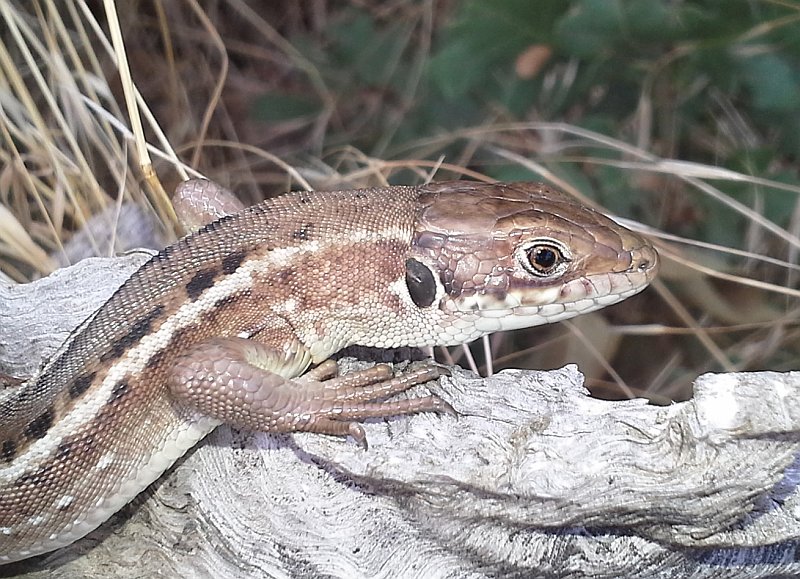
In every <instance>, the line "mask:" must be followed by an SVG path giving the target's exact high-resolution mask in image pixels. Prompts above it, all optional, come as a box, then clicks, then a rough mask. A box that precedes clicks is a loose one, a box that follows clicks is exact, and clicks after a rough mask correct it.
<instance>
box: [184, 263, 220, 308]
mask: <svg viewBox="0 0 800 579" xmlns="http://www.w3.org/2000/svg"><path fill="white" fill-rule="evenodd" d="M218 273H219V272H218V271H217V270H215V269H213V268H209V269H201V270H200V271H198V272H197V273H196V274H194V277H193V278H192V279H190V280H189V283H187V284H186V295H188V296H189V299H190V300H192V301H195V300H196V299H197V298H199V297H200V295H201V294H202V293H203V292H204V291H206V290H207V289H208V288H210V287H211V286H212V285H214V278H215V277H217V274H218Z"/></svg>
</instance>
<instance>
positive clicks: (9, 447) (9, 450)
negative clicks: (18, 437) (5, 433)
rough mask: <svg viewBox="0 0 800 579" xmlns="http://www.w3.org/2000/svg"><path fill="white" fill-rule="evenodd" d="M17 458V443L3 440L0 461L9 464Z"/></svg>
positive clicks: (0, 448)
mask: <svg viewBox="0 0 800 579" xmlns="http://www.w3.org/2000/svg"><path fill="white" fill-rule="evenodd" d="M15 456H17V443H16V442H14V441H13V440H4V441H3V445H2V446H1V447H0V461H2V462H11V461H12V460H14V457H15Z"/></svg>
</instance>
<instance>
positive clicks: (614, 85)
mask: <svg viewBox="0 0 800 579" xmlns="http://www.w3.org/2000/svg"><path fill="white" fill-rule="evenodd" d="M365 6H368V4H367V5H365ZM409 6H410V7H411V8H409V10H408V11H407V13H408V14H416V15H417V16H418V14H419V13H418V12H415V11H414V10H413V9H412V8H413V7H414V6H417V4H415V3H409ZM798 9H800V6H794V5H793V4H792V3H789V2H783V3H779V2H769V1H766V0H760V1H759V0H684V1H683V2H673V1H668V0H493V1H486V0H463V1H462V2H460V3H458V4H455V6H454V9H453V11H452V12H451V13H450V15H449V21H448V22H446V23H445V24H444V25H442V23H441V22H438V23H437V24H439V28H437V29H436V30H435V31H434V36H433V45H432V47H431V50H430V54H426V53H421V52H420V51H419V42H420V39H419V37H418V35H419V34H420V30H419V29H420V26H419V21H418V20H416V19H414V18H411V17H409V18H406V19H403V18H398V17H397V16H396V13H393V15H392V16H391V17H384V18H383V19H379V17H378V16H376V13H370V12H367V10H366V9H360V8H355V7H349V8H346V9H343V10H341V11H339V12H337V13H336V15H335V16H334V18H333V19H332V22H331V23H330V25H329V26H328V27H326V32H325V38H324V39H320V38H312V37H310V36H309V37H303V38H294V39H291V40H292V43H293V45H294V46H296V47H299V48H300V49H301V50H302V51H303V52H304V55H305V56H306V57H307V58H308V59H309V60H310V61H311V62H313V63H314V64H315V65H316V67H317V69H318V70H319V71H321V73H322V75H323V77H324V82H325V83H326V85H327V86H328V87H329V89H330V91H331V92H332V93H333V94H334V95H335V96H336V99H337V103H338V106H339V109H338V110H337V119H339V120H341V121H342V124H343V126H344V127H345V131H344V132H343V133H342V134H341V136H340V139H341V142H348V143H352V144H354V145H356V146H359V147H361V148H362V149H365V150H367V151H368V152H370V151H371V150H372V149H371V148H372V147H373V146H380V147H385V145H386V144H387V139H390V140H389V141H388V143H389V147H390V148H389V151H391V145H392V144H399V145H402V144H405V143H408V142H410V141H413V140H415V139H420V138H425V137H429V136H432V135H437V134H442V133H443V132H447V131H455V130H458V129H462V128H465V127H475V126H481V125H483V124H485V123H486V122H488V121H492V120H506V121H514V120H524V119H530V118H535V119H540V120H553V121H561V120H564V119H569V122H571V123H573V124H577V125H580V126H583V127H587V128H593V129H596V130H600V131H601V132H603V133H605V134H609V135H612V136H620V137H621V138H623V139H627V140H630V139H631V136H630V135H626V133H625V130H626V127H629V126H630V121H631V119H633V118H634V115H635V113H636V111H637V107H638V105H639V103H640V102H641V100H642V99H645V100H647V101H649V103H650V105H651V108H652V110H653V111H654V113H655V114H654V117H653V118H654V124H653V126H652V127H650V134H651V136H652V141H651V142H652V143H653V144H654V145H655V146H657V147H659V148H660V150H662V151H668V154H669V155H670V156H673V157H675V158H682V159H690V160H693V161H697V162H705V163H709V164H714V165H720V166H727V167H731V168H737V169H738V170H745V171H753V170H757V171H759V172H760V173H759V174H760V175H763V176H767V177H769V176H774V174H775V171H777V170H780V167H781V166H783V167H786V166H794V167H796V166H797V164H798V158H799V157H800V106H798V103H799V102H800V26H799V25H798V23H800V10H798ZM532 46H544V47H547V48H548V49H549V50H550V51H552V52H551V55H550V57H549V58H548V59H545V60H544V62H543V63H542V66H541V68H540V69H539V70H538V71H536V72H535V74H533V75H531V76H532V77H531V78H522V77H521V76H520V75H519V73H518V71H517V69H516V68H515V66H516V64H517V59H518V58H519V56H520V55H521V54H523V53H524V51H526V49H529V48H530V47H532ZM424 56H427V60H426V61H425V62H424V63H423V65H422V66H420V59H421V58H422V57H424ZM567 71H571V72H570V73H569V74H568V73H567ZM573 73H574V74H573ZM301 92H302V95H301V96H302V97H303V98H305V99H306V101H302V103H303V106H302V107H301V108H300V111H299V112H298V113H297V115H298V116H300V115H306V114H309V113H311V112H313V111H314V110H315V109H314V106H313V104H309V103H308V100H307V99H308V98H309V97H308V95H309V94H313V92H312V91H308V90H304V91H301ZM376 95H380V97H379V98H380V105H379V106H367V105H368V104H373V105H374V102H375V100H374V99H375V96H376ZM368 99H372V100H368ZM262 108H263V107H262ZM270 108H271V110H273V111H276V110H277V111H280V112H283V113H287V111H288V114H292V111H291V109H290V108H288V107H287V106H285V105H282V106H275V105H274V104H273V105H272V106H271V107H270ZM387 112H388V113H392V112H394V113H395V114H387ZM272 118H274V113H273V117H272ZM398 118H402V122H398V121H397V119H398ZM734 120H735V123H739V125H735V123H734V126H739V127H743V129H742V130H741V131H739V132H737V130H730V126H731V123H732V121H734ZM349 127H354V129H353V130H352V132H351V131H349V129H348V128H349ZM745 134H747V135H750V136H754V139H753V138H745V136H743V135H745ZM387 135H389V137H387ZM698 135H703V136H704V138H702V139H700V138H698ZM754 142H755V143H757V144H755V145H754ZM379 144H380V145H379ZM717 145H721V146H717ZM384 151H385V149H380V150H379V152H380V153H383V152H384ZM592 154H596V151H592ZM755 157H758V158H759V159H768V160H769V162H758V163H753V162H752V159H754V158H755ZM742 159H751V162H750V163H749V164H748V165H746V166H745V165H743V164H742ZM483 169H484V170H486V168H485V167H484V168H483ZM496 173H497V174H496V176H497V177H500V176H505V175H504V174H501V173H500V172H499V170H498V171H496ZM607 173H608V174H603V175H602V178H600V177H599V176H598V177H597V179H596V187H597V188H599V193H600V194H601V195H603V194H604V191H603V189H604V188H605V189H606V191H607V192H608V193H609V199H608V201H610V204H611V205H614V204H615V202H614V200H613V198H612V197H613V195H617V196H619V197H620V198H625V197H626V195H627V194H628V193H629V192H628V191H626V190H625V187H626V186H625V184H624V183H621V182H620V183H618V182H615V181H618V179H616V180H615V179H613V178H612V177H611V173H612V172H611V171H608V172H607ZM783 177H784V178H786V179H790V180H796V175H794V174H792V173H790V172H788V171H787V174H786V175H783ZM608 179H611V181H610V183H611V185H609V184H608V183H609V181H608ZM611 192H613V193H611ZM604 200H605V198H604ZM624 204H625V203H624V202H622V201H619V202H617V203H616V205H624ZM769 204H771V205H770V207H771V206H772V204H776V206H777V207H778V208H777V209H776V210H775V211H776V214H775V215H774V217H775V218H776V220H777V221H778V223H782V224H785V221H786V219H788V214H787V215H784V214H781V213H780V211H781V210H783V209H785V206H784V205H782V204H781V202H778V201H773V200H770V201H769ZM770 211H771V210H770ZM723 217H724V218H728V216H723ZM723 217H720V219H721V218H723ZM710 219H711V220H713V219H714V216H713V215H712V216H710ZM708 227H709V231H710V230H711V229H715V228H716V229H723V226H722V225H721V224H716V225H714V224H712V225H709V226H708ZM694 233H696V234H700V235H703V232H702V231H701V232H694Z"/></svg>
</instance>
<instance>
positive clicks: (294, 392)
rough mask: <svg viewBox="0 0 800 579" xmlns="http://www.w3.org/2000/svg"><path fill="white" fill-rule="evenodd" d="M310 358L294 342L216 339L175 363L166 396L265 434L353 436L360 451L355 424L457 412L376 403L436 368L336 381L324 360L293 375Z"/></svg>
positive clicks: (432, 400) (366, 373)
mask: <svg viewBox="0 0 800 579" xmlns="http://www.w3.org/2000/svg"><path fill="white" fill-rule="evenodd" d="M309 359H310V358H309V357H308V354H307V352H306V351H305V349H304V348H303V346H302V345H301V344H299V343H296V344H294V345H293V347H291V348H286V349H284V350H283V351H281V350H279V349H277V348H274V347H271V346H268V345H265V344H263V343H260V342H258V341H255V340H247V339H243V338H214V339H210V340H207V341H205V342H202V343H200V344H198V345H196V346H193V347H191V348H189V349H188V350H187V352H186V353H184V354H183V355H182V356H181V357H180V358H178V360H177V362H176V364H175V366H174V368H173V369H172V372H171V376H170V390H171V392H172V394H173V395H174V396H175V397H176V398H177V399H178V400H179V401H181V402H182V403H184V404H186V405H187V406H190V407H192V408H194V409H196V410H198V411H200V412H202V413H203V414H205V415H207V416H211V417H213V418H216V419H218V420H221V421H223V422H225V423H228V424H232V425H235V426H240V427H244V428H248V429H251V430H262V431H267V432H293V431H306V432H318V433H323V434H332V435H335V436H347V435H350V436H352V437H353V438H354V439H355V440H356V441H357V442H358V443H360V444H361V445H362V446H365V447H366V435H365V432H364V428H363V426H361V424H359V423H358V422H355V421H357V420H364V419H367V418H378V417H386V416H394V415H400V414H411V413H415V412H426V411H432V412H448V413H454V411H453V409H452V408H451V407H450V405H449V404H447V403H446V402H445V401H443V400H442V399H440V398H438V397H436V396H425V397H421V398H410V399H405V400H397V401H376V400H379V399H382V398H385V397H388V396H391V395H393V394H396V393H398V392H402V391H404V390H407V389H408V388H410V387H411V386H414V385H416V384H422V383H424V382H428V381H430V380H434V379H436V378H438V377H439V376H441V375H442V374H443V373H444V370H443V369H442V368H440V367H439V366H436V365H434V364H427V365H425V366H422V367H421V368H419V369H416V370H412V371H410V372H406V373H404V374H402V375H399V376H396V377H393V376H392V371H391V368H390V367H389V366H387V365H385V364H379V365H377V366H374V367H372V368H369V369H367V370H362V371H359V372H353V373H350V374H347V375H344V376H337V373H338V366H337V365H336V363H335V362H330V361H329V362H325V363H323V364H322V365H320V366H319V367H317V368H315V369H313V370H311V371H310V372H308V373H306V374H305V375H303V376H300V377H294V376H297V375H298V374H299V373H301V372H302V371H303V370H304V369H305V367H306V366H307V365H308V361H309Z"/></svg>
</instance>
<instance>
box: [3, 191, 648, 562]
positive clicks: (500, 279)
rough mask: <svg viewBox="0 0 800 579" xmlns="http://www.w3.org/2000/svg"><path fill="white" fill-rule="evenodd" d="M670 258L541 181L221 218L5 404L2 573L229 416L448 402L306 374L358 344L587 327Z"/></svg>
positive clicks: (384, 410) (261, 419) (133, 489)
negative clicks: (400, 397)
mask: <svg viewBox="0 0 800 579" xmlns="http://www.w3.org/2000/svg"><path fill="white" fill-rule="evenodd" d="M543 240H545V241H543ZM547 240H550V241H547ZM548 243H549V245H548ZM541 248H544V259H542V255H543V254H542V253H541ZM548 251H550V252H551V253H552V252H555V254H556V255H555V257H557V258H558V257H560V258H564V259H562V260H561V261H559V263H558V264H557V268H561V271H558V272H557V271H556V270H555V269H553V270H552V271H549V273H547V274H546V275H541V273H542V272H539V271H538V270H536V271H535V272H532V271H525V268H524V267H521V265H520V260H523V261H524V260H526V259H527V260H531V259H534V260H539V261H541V262H543V263H544V264H545V265H548V266H549V264H550V262H551V261H552V260H551V258H552V257H553V256H552V255H550V253H548ZM534 252H535V254H536V256H535V257H532V255H533V254H534ZM562 252H565V253H568V254H569V255H564V254H562ZM528 266H529V267H533V266H530V263H529V264H528ZM656 266H657V257H656V254H655V252H654V250H653V249H652V247H651V246H650V244H649V243H647V242H646V241H645V240H643V239H642V238H640V237H639V236H637V235H636V234H633V233H631V232H630V231H628V230H626V229H624V228H622V227H620V226H618V225H616V224H614V223H613V222H612V221H610V220H608V219H607V218H605V217H603V216H601V215H599V214H597V213H595V212H593V211H591V210H588V209H585V208H581V207H580V206H579V205H577V204H574V202H571V201H569V199H568V198H567V197H566V196H563V195H561V194H559V193H557V192H553V191H552V190H549V189H546V188H543V187H542V186H539V185H534V184H518V185H515V186H502V185H480V184H476V183H465V182H456V183H446V184H432V185H430V186H424V187H392V188H387V189H368V190H359V191H340V192H327V193H325V192H317V193H305V192H302V193H292V194H288V195H285V196H283V197H279V198H277V199H273V200H269V201H265V202H263V203H261V204H259V205H256V206H254V207H251V208H248V209H245V210H244V211H241V212H239V213H237V214H234V215H231V216H228V217H225V218H223V219H221V220H220V221H217V222H214V223H211V224H209V225H208V226H206V227H205V228H203V229H202V230H201V231H199V232H197V233H195V234H193V235H190V236H188V237H186V238H184V239H182V240H180V241H179V242H178V243H176V244H175V245H172V246H170V247H168V248H166V249H164V250H162V251H161V252H160V253H159V254H158V255H156V256H154V257H153V258H152V259H151V260H149V261H148V262H147V263H146V264H144V265H143V266H142V267H141V268H140V269H139V270H138V271H137V272H136V273H135V274H134V275H133V276H132V277H131V278H130V279H129V280H128V281H127V282H126V283H125V284H124V285H123V286H122V287H121V288H120V289H119V290H118V291H117V292H116V293H115V294H114V295H113V296H112V297H111V298H110V299H109V301H108V302H107V303H106V304H105V305H104V306H103V307H101V308H100V310H98V312H97V313H96V314H95V315H94V316H93V317H92V318H91V319H90V320H89V321H87V322H86V323H84V324H83V325H82V326H81V327H80V328H79V329H78V330H76V331H75V332H74V333H73V335H72V336H71V338H70V340H68V341H67V343H66V344H65V346H63V347H62V348H61V350H60V351H59V352H58V353H57V355H56V356H54V357H53V359H52V360H51V361H50V362H49V364H48V365H47V366H45V367H44V368H43V370H42V371H41V372H40V373H39V375H37V376H36V377H35V378H33V379H31V380H30V381H29V382H27V383H26V384H24V385H23V386H20V387H18V389H17V390H16V391H15V392H13V394H12V395H11V396H8V397H6V399H5V400H4V401H3V403H2V405H0V564H3V563H6V562H10V561H14V560H18V559H23V558H26V557H30V556H32V555H35V554H38V553H43V552H47V551H50V550H53V549H56V548H58V547H60V546H64V545H66V544H69V543H71V542H72V541H74V540H76V539H78V538H80V537H82V536H83V535H85V534H86V533H88V532H89V531H91V530H92V529H94V528H95V527H97V526H98V525H99V524H101V523H102V522H103V521H104V520H106V519H107V518H108V517H109V516H110V515H111V514H113V513H114V512H115V511H116V510H118V509H119V508H120V507H121V506H122V505H124V504H125V503H127V502H128V501H130V500H131V499H132V498H133V497H135V496H136V495H137V494H138V493H140V492H141V491H142V490H143V489H144V488H146V487H147V486H148V485H149V484H150V483H151V482H153V481H154V480H155V479H156V478H158V477H159V476H160V475H161V474H162V473H163V472H164V470H166V469H167V468H168V467H169V466H170V465H171V464H173V463H174V461H175V460H176V459H177V458H178V457H180V456H181V455H182V454H183V453H185V452H186V451H187V450H188V449H189V448H191V447H192V446H194V445H195V444H196V443H197V442H198V441H199V440H200V439H202V438H203V437H204V436H205V435H206V434H208V433H209V432H210V431H211V430H213V429H214V428H215V427H216V426H217V425H219V424H220V423H222V422H229V423H233V424H237V425H240V426H245V427H248V428H255V429H262V430H274V431H292V430H311V431H316V432H326V433H330V434H339V435H345V434H352V435H353V436H354V437H355V438H357V439H363V430H362V429H361V427H360V425H358V424H357V423H356V422H354V421H356V420H359V419H361V418H364V417H368V416H384V415H391V414H400V413H408V412H415V411H421V410H435V411H442V410H447V409H448V407H447V405H446V404H445V403H443V402H442V401H441V400H439V399H438V398H435V397H425V398H417V399H411V400H405V401H399V402H373V400H375V399H376V398H381V397H383V396H384V395H386V394H391V393H393V392H395V391H399V390H402V389H404V388H406V387H408V386H409V385H411V384H414V383H418V382H420V381H424V380H426V379H430V378H432V377H435V376H436V373H435V372H434V371H432V370H430V368H428V369H426V370H422V371H420V372H419V373H418V374H417V375H416V376H412V377H410V378H401V379H395V380H393V381H389V382H388V384H389V386H386V384H387V382H386V380H387V379H388V378H389V376H388V375H387V373H386V371H385V368H384V369H381V367H378V368H377V369H375V370H373V371H371V373H369V372H368V374H367V375H366V377H365V378H364V379H363V380H360V381H352V380H351V381H350V382H346V381H345V378H342V379H334V380H333V381H328V382H320V381H319V380H321V379H323V378H325V377H326V375H325V371H324V370H318V371H311V373H308V374H306V375H305V376H303V377H302V378H299V379H296V380H293V381H290V379H295V378H297V377H298V376H300V375H301V374H303V373H304V372H305V371H306V369H307V368H308V366H309V364H311V363H320V362H323V361H324V360H326V359H327V358H328V357H329V356H331V355H332V354H334V353H335V352H337V351H338V350H340V349H341V348H343V347H346V346H348V345H351V344H355V343H357V344H360V345H366V346H378V347H398V346H424V345H434V344H442V345H444V344H456V343H462V342H466V341H470V340H473V339H475V338H477V337H479V336H481V335H484V334H486V333H489V332H493V331H497V330H501V329H510V328H516V327H523V326H531V325H536V324H540V323H546V322H549V321H556V320H558V319H564V318H567V317H572V316H574V315H577V314H578V313H582V312H583V311H591V310H593V309H598V308H600V307H603V306H604V305H607V304H609V303H613V302H616V301H619V300H621V299H624V298H625V297H627V296H628V295H632V294H633V293H636V292H638V291H640V290H641V289H643V288H644V287H645V286H646V285H647V283H649V281H650V280H651V279H652V277H653V275H654V274H655V271H656ZM536 267H538V265H537V266H536ZM545 269H548V268H545ZM214 380H216V382H214ZM337 380H338V381H337ZM376 381H382V382H381V383H380V384H372V383H373V382H376Z"/></svg>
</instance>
